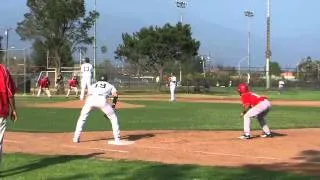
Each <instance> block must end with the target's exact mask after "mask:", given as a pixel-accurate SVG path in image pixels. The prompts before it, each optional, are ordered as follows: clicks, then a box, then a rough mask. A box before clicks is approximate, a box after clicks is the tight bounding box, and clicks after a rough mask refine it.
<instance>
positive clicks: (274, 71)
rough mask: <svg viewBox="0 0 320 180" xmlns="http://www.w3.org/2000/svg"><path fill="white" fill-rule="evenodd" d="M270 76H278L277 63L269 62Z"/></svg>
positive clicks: (278, 66)
mask: <svg viewBox="0 0 320 180" xmlns="http://www.w3.org/2000/svg"><path fill="white" fill-rule="evenodd" d="M270 74H272V75H276V76H280V74H281V67H280V65H279V63H278V62H275V61H270Z"/></svg>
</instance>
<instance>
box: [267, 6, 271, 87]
mask: <svg viewBox="0 0 320 180" xmlns="http://www.w3.org/2000/svg"><path fill="white" fill-rule="evenodd" d="M270 26H271V17H270V0H267V46H266V89H269V88H270V74H269V71H270V59H271V55H272V54H271V47H270V31H271V29H270Z"/></svg>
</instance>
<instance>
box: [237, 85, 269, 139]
mask: <svg viewBox="0 0 320 180" xmlns="http://www.w3.org/2000/svg"><path fill="white" fill-rule="evenodd" d="M237 91H238V92H239V94H240V96H241V101H242V105H243V108H244V110H243V112H242V113H241V117H242V116H243V126H244V127H243V128H244V134H243V135H242V136H240V137H239V138H240V139H250V138H251V134H250V126H251V118H254V117H256V118H257V119H258V121H259V124H260V126H261V128H262V130H263V132H264V134H262V135H261V137H272V133H271V131H270V129H269V127H268V125H267V123H266V119H265V117H266V115H267V114H268V112H269V110H270V107H271V103H270V101H269V100H268V99H267V97H265V96H259V95H257V94H255V93H253V92H250V91H249V88H248V86H247V84H245V83H242V84H239V86H238V88H237Z"/></svg>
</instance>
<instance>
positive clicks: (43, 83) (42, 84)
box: [37, 76, 51, 98]
mask: <svg viewBox="0 0 320 180" xmlns="http://www.w3.org/2000/svg"><path fill="white" fill-rule="evenodd" d="M49 86H50V80H49V77H48V76H43V77H42V78H41V79H40V80H39V81H38V87H39V90H38V95H37V96H38V97H39V96H40V94H41V91H43V90H44V91H45V92H46V93H47V95H48V97H49V98H51V94H50V90H49Z"/></svg>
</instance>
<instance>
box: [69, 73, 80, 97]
mask: <svg viewBox="0 0 320 180" xmlns="http://www.w3.org/2000/svg"><path fill="white" fill-rule="evenodd" d="M78 86H79V82H78V78H77V76H76V75H73V76H72V78H71V79H69V80H68V87H69V88H68V92H67V95H66V97H69V95H70V91H71V90H74V91H75V92H76V96H78V92H79V90H78Z"/></svg>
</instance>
